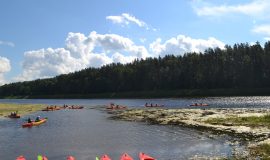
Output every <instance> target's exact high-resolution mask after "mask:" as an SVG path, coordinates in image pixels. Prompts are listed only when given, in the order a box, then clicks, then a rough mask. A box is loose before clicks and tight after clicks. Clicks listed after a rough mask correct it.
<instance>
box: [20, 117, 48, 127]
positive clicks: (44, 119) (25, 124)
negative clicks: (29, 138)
mask: <svg viewBox="0 0 270 160" xmlns="http://www.w3.org/2000/svg"><path fill="white" fill-rule="evenodd" d="M46 121H47V118H43V119H41V120H40V121H38V122H31V123H24V124H23V125H22V127H32V126H38V125H41V124H42V123H45V122H46Z"/></svg>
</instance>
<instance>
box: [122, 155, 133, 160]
mask: <svg viewBox="0 0 270 160" xmlns="http://www.w3.org/2000/svg"><path fill="white" fill-rule="evenodd" d="M120 160H133V158H132V157H130V155H128V154H127V153H124V154H123V155H122V156H121V158H120Z"/></svg>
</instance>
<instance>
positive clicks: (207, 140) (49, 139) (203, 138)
mask: <svg viewBox="0 0 270 160" xmlns="http://www.w3.org/2000/svg"><path fill="white" fill-rule="evenodd" d="M110 102H114V103H116V104H122V105H127V106H129V107H143V105H144V104H145V103H146V102H148V103H153V104H156V103H157V104H164V105H165V106H166V107H168V108H176V107H178V108H184V107H188V106H189V104H191V103H207V104H209V105H210V106H209V107H213V108H217V107H226V108H228V107H269V106H270V105H269V104H270V97H215V98H189V99H117V100H115V99H93V100H78V99H74V100H73V99H67V100H48V99H37V100H28V99H26V100H6V99H2V100H0V103H41V104H49V105H50V104H60V105H63V104H68V105H72V104H76V105H84V106H86V109H83V110H60V111H55V112H37V113H34V114H31V115H28V116H25V117H22V118H21V119H18V120H13V119H1V120H0V159H3V160H14V159H15V157H17V156H19V155H25V157H26V158H27V159H36V156H37V155H38V154H44V155H46V156H47V157H48V158H49V159H51V160H61V159H63V160H64V159H65V157H66V156H67V155H73V156H75V157H76V158H77V159H78V160H90V159H94V158H95V157H96V156H100V155H102V154H104V153H106V154H108V155H110V156H111V158H112V159H115V160H116V159H119V157H120V155H121V154H122V153H124V152H127V153H129V154H130V155H131V156H133V157H134V159H138V153H139V152H141V151H143V152H145V153H148V154H150V155H152V156H154V157H155V158H157V159H158V160H175V159H177V160H182V159H183V160H184V159H188V158H190V157H192V156H194V155H200V156H201V155H205V156H220V155H223V156H230V155H231V154H232V151H233V150H234V149H235V146H234V145H231V144H230V143H229V139H231V138H230V137H228V136H225V135H223V136H214V137H213V136H210V135H208V134H207V133H203V132H200V131H196V130H193V129H188V128H183V127H179V126H161V125H148V124H145V123H137V122H125V121H116V120H111V119H108V117H109V116H110V115H109V114H107V113H106V111H102V110H98V109H91V107H90V106H98V105H106V104H108V103H110ZM38 115H40V116H41V117H48V121H47V123H45V124H43V125H40V126H38V127H33V128H22V127H21V124H22V123H23V122H24V121H25V119H26V118H28V117H32V118H35V117H36V116H38Z"/></svg>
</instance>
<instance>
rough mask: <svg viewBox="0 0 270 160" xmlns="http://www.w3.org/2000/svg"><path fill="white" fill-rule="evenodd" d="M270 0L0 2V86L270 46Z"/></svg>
mask: <svg viewBox="0 0 270 160" xmlns="http://www.w3.org/2000/svg"><path fill="white" fill-rule="evenodd" d="M269 8H270V0H237V1H236V0H223V1H214V0H167V1H164V0H125V1H123V0H76V1H75V0H44V1H37V0H1V1H0V85H2V84H5V83H10V82H16V81H25V80H33V79H37V78H47V77H53V76H55V75H59V74H65V73H69V72H73V71H77V70H81V69H84V68H87V67H100V66H102V65H104V64H108V63H112V62H121V63H128V62H131V61H132V60H134V59H135V58H146V57H150V56H151V57H157V56H161V57H162V56H164V55H166V54H175V55H183V54H184V53H185V52H190V51H195V52H200V51H201V52H203V51H204V50H205V49H206V48H209V47H220V48H223V47H224V45H226V44H229V45H233V44H234V43H245V42H248V43H250V44H252V43H254V42H256V41H259V42H260V43H261V44H264V43H265V42H266V41H267V40H270V9H269Z"/></svg>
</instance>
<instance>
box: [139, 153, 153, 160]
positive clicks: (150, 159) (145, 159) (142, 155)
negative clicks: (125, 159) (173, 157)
mask: <svg viewBox="0 0 270 160" xmlns="http://www.w3.org/2000/svg"><path fill="white" fill-rule="evenodd" d="M139 158H140V160H156V159H155V158H153V157H150V156H148V155H147V154H145V153H143V152H140V153H139Z"/></svg>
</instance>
